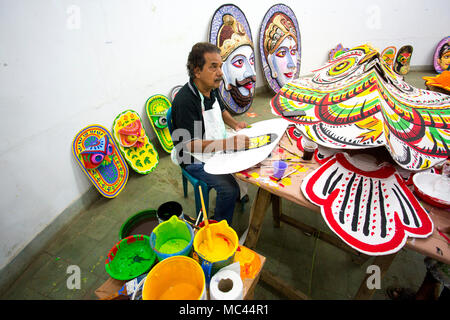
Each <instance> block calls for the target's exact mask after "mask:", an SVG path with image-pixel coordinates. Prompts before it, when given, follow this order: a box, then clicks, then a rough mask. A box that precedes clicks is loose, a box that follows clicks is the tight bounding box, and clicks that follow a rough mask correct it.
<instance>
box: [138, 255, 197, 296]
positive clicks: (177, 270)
mask: <svg viewBox="0 0 450 320" xmlns="http://www.w3.org/2000/svg"><path fill="white" fill-rule="evenodd" d="M142 299H143V300H205V299H206V286H205V275H204V274H203V270H202V268H201V267H200V265H199V264H198V263H197V261H195V260H194V259H192V258H189V257H186V256H173V257H170V258H167V259H164V260H163V261H161V262H159V263H158V264H156V265H155V266H154V267H153V269H152V270H151V271H150V272H149V273H148V276H147V278H146V279H145V282H144V288H143V290H142Z"/></svg>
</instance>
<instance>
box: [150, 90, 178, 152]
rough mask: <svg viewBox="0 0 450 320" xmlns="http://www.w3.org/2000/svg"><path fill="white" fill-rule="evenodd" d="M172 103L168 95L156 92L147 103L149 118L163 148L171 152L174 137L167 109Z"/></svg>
mask: <svg viewBox="0 0 450 320" xmlns="http://www.w3.org/2000/svg"><path fill="white" fill-rule="evenodd" d="M171 106H172V105H171V103H170V101H169V99H168V98H167V97H166V96H163V95H161V94H155V95H153V96H151V97H150V98H148V100H147V102H146V103H145V110H146V111H147V116H148V120H149V121H150V124H151V125H152V127H153V130H155V133H156V136H157V137H158V140H159V142H160V143H161V146H162V147H163V149H164V150H165V151H166V152H167V153H170V152H171V151H172V149H173V142H172V137H171V136H170V132H169V128H168V127H167V118H166V114H167V110H169V108H170V107H171Z"/></svg>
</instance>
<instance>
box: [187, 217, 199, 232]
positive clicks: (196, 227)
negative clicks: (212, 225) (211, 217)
mask: <svg viewBox="0 0 450 320" xmlns="http://www.w3.org/2000/svg"><path fill="white" fill-rule="evenodd" d="M183 220H184V221H186V222H187V223H188V224H189V225H190V226H191V227H192V228H194V229H197V230H198V229H200V227H199V226H197V225H196V224H193V223H192V222H190V221H187V220H186V219H183Z"/></svg>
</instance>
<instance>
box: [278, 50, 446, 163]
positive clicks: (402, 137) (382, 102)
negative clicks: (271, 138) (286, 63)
mask: <svg viewBox="0 0 450 320" xmlns="http://www.w3.org/2000/svg"><path fill="white" fill-rule="evenodd" d="M271 104H272V111H273V112H274V113H275V114H277V115H280V116H282V112H283V111H295V110H303V111H305V113H306V115H305V116H297V117H288V118H286V119H287V120H289V121H291V122H293V123H296V124H297V125H298V127H299V128H300V130H301V131H302V133H303V134H304V135H305V136H306V137H308V138H309V139H311V140H313V141H315V142H317V143H318V144H320V145H322V146H325V147H328V148H337V149H363V148H369V147H378V146H383V145H384V146H385V147H386V148H387V149H388V151H389V152H390V154H391V155H392V158H393V159H394V160H395V161H396V162H397V163H398V164H399V165H400V166H402V167H403V168H405V169H408V170H413V171H419V170H424V169H427V168H430V167H432V166H434V165H435V164H438V163H440V162H442V161H444V160H445V159H446V158H447V157H448V156H450V145H449V144H450V96H448V95H444V94H441V93H438V92H433V91H428V90H422V89H417V88H414V87H411V86H410V85H408V84H407V83H406V82H404V81H403V80H402V78H401V77H399V76H397V75H396V74H395V73H394V72H393V71H392V69H390V68H389V66H388V65H387V64H386V63H385V62H384V60H382V59H380V57H379V53H378V52H377V51H376V50H375V49H373V48H372V47H370V46H368V45H363V46H360V47H356V48H353V49H352V50H349V51H347V52H345V53H344V54H342V55H341V56H340V57H339V58H338V59H336V60H333V61H332V62H330V63H327V64H326V65H325V66H324V67H322V68H320V69H318V70H316V71H314V74H313V75H312V76H310V77H304V78H300V79H297V80H294V81H292V82H291V83H288V84H287V85H285V86H284V87H283V88H282V89H281V90H280V91H279V92H278V93H277V94H276V95H275V97H274V98H273V99H272V101H271Z"/></svg>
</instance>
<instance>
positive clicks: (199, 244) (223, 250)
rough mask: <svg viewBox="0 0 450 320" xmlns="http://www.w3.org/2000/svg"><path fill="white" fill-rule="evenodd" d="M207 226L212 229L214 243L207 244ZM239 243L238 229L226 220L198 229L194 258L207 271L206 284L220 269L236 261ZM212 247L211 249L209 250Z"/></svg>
mask: <svg viewBox="0 0 450 320" xmlns="http://www.w3.org/2000/svg"><path fill="white" fill-rule="evenodd" d="M207 228H209V229H210V230H211V238H212V240H213V241H212V242H213V245H212V246H211V247H208V246H207V243H208V235H207ZM238 245H239V238H238V236H237V234H236V231H234V230H233V228H231V227H230V226H228V222H227V221H226V220H222V221H220V222H218V223H213V224H210V225H209V226H208V227H203V228H201V229H200V230H198V231H197V233H196V235H195V238H194V253H193V258H194V259H196V260H197V261H198V262H199V263H200V265H201V267H202V269H203V272H204V273H205V279H206V284H207V285H209V283H210V281H211V278H212V276H214V274H216V273H217V272H218V271H219V270H220V269H222V268H223V267H226V266H228V265H230V264H232V263H233V262H234V255H235V253H236V250H237V248H238ZM209 249H211V250H209Z"/></svg>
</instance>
